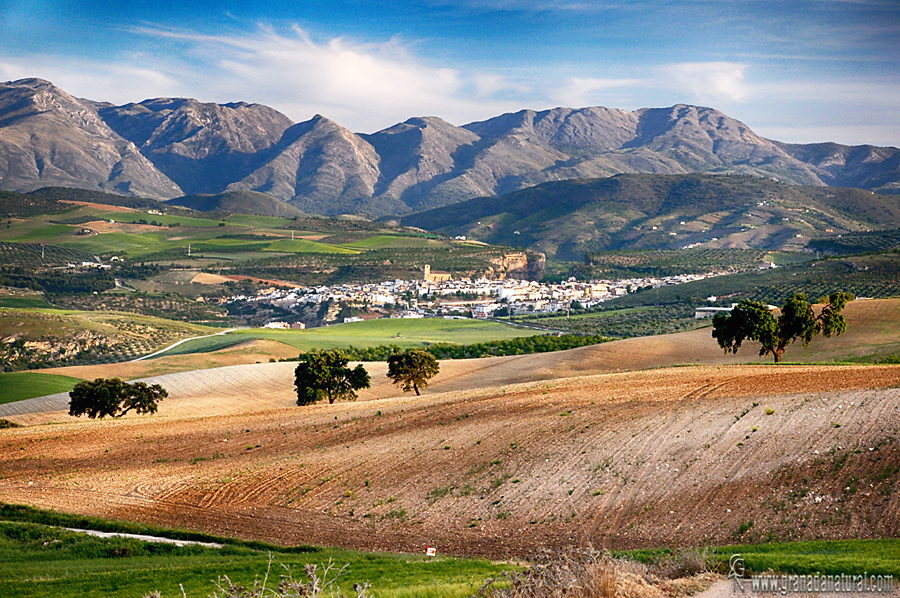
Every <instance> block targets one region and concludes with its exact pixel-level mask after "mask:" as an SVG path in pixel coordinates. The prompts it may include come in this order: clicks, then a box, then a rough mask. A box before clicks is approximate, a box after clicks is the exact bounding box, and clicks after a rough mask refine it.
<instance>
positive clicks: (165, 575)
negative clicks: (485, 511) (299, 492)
mask: <svg viewBox="0 0 900 598" xmlns="http://www.w3.org/2000/svg"><path fill="white" fill-rule="evenodd" d="M398 513H399V512H398ZM395 517H397V518H398V520H399V517H400V516H399V514H398V515H395ZM55 526H59V527H55ZM60 527H70V528H78V529H100V530H101V531H110V532H123V533H132V534H143V535H150V536H160V537H170V538H172V537H174V538H177V539H183V540H194V541H200V542H216V543H219V544H223V545H224V546H223V548H211V547H204V546H185V547H178V546H175V545H172V544H163V543H159V542H143V541H139V540H134V539H129V538H120V537H114V538H96V537H92V536H88V535H84V534H77V533H74V532H68V531H65V530H62V529H60ZM270 558H271V562H272V563H273V566H272V568H271V572H270V581H271V582H272V583H271V587H274V586H275V585H276V584H277V580H278V579H279V578H280V575H281V573H282V569H281V566H282V565H284V566H286V567H290V568H293V569H295V570H296V571H302V570H303V569H304V567H305V566H307V565H310V564H316V565H318V566H320V567H321V566H326V565H327V564H328V563H329V562H334V563H338V564H339V567H340V566H343V564H345V563H346V564H347V568H346V570H345V573H344V575H342V576H341V580H340V584H339V589H340V590H341V591H342V592H344V593H346V594H347V595H355V593H354V592H353V588H352V586H353V584H354V583H364V582H369V584H371V587H372V588H373V589H375V590H377V595H378V596H386V597H392V596H397V597H400V596H404V597H406V596H422V597H423V598H429V597H434V598H455V597H460V598H462V597H464V596H471V595H473V594H475V592H476V591H477V590H478V589H479V588H480V587H481V586H482V585H483V583H484V580H485V579H486V578H488V577H493V576H496V575H498V574H499V573H500V572H501V571H502V569H503V568H504V567H503V566H502V565H499V564H494V563H491V562H489V561H486V560H481V559H458V558H447V557H440V556H439V557H438V558H435V559H427V558H426V557H425V555H424V554H422V555H409V554H387V553H363V552H356V551H350V550H340V549H332V548H316V547H310V546H297V547H283V546H274V545H271V544H264V543H261V542H244V541H241V540H235V539H231V538H220V537H215V536H210V535H207V534H200V533H194V532H186V531H179V530H167V529H159V528H153V527H150V526H142V525H139V524H132V523H127V522H112V521H104V520H100V519H93V518H85V517H78V516H69V515H63V514H57V513H53V512H50V511H39V510H37V509H31V508H29V507H16V506H12V505H3V506H2V507H0V596H30V597H35V598H42V597H48V598H50V597H56V596H63V595H66V596H85V597H98V598H99V597H123V598H124V597H133V596H146V595H148V594H150V593H151V592H154V591H157V592H159V593H160V595H162V596H166V597H170V596H182V589H181V588H182V587H183V588H184V591H185V592H186V594H187V595H188V596H192V597H195V598H196V597H199V596H208V595H209V594H210V593H211V592H212V590H214V589H215V587H214V586H213V585H212V582H213V581H215V580H217V579H221V578H222V577H223V576H226V575H227V576H228V578H229V579H230V580H231V581H232V582H233V583H234V584H236V585H243V586H245V587H248V588H250V587H252V586H253V580H254V578H256V577H257V576H259V577H262V576H263V575H264V574H265V572H266V570H267V569H268V568H269V563H270Z"/></svg>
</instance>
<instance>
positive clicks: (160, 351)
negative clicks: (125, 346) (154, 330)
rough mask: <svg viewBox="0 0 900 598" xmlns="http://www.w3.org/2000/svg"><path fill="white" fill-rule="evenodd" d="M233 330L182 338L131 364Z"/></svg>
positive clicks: (133, 360) (232, 329)
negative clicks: (189, 342)
mask: <svg viewBox="0 0 900 598" xmlns="http://www.w3.org/2000/svg"><path fill="white" fill-rule="evenodd" d="M235 330H237V328H229V329H228V330H223V331H222V332H217V333H215V334H205V335H203V336H192V337H190V338H184V339H181V340H180V341H178V342H177V343H174V344H172V345H169V346H168V347H166V348H165V349H160V350H159V351H156V352H155V353H151V354H150V355H144V356H143V357H138V358H137V359H132V360H131V362H132V363H134V362H135V361H143V360H145V359H150V358H151V357H156V356H157V355H160V354H161V353H165V352H166V351H170V350H171V349H174V348H175V347H177V346H178V345H181V344H183V343H186V342H188V341H194V340H197V339H198V338H209V337H211V336H221V335H223V334H228V333H229V332H234V331H235Z"/></svg>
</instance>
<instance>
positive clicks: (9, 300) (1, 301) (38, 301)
mask: <svg viewBox="0 0 900 598" xmlns="http://www.w3.org/2000/svg"><path fill="white" fill-rule="evenodd" d="M0 307H12V308H18V309H41V308H46V309H52V307H53V306H52V305H50V304H49V303H48V302H47V300H46V299H44V296H43V295H32V294H26V295H23V296H20V297H14V296H0Z"/></svg>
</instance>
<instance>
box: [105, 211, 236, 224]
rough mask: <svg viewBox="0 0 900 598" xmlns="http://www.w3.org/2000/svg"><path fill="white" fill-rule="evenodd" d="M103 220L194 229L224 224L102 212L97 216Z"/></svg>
mask: <svg viewBox="0 0 900 598" xmlns="http://www.w3.org/2000/svg"><path fill="white" fill-rule="evenodd" d="M97 216H98V218H101V219H103V220H112V221H114V222H130V223H140V222H141V221H146V222H154V221H155V222H158V223H160V224H162V225H163V226H169V225H170V224H174V225H178V226H191V227H196V228H212V227H218V226H219V224H224V221H222V220H210V219H208V218H191V217H190V216H170V215H167V214H146V213H144V212H104V213H101V214H98V215H97Z"/></svg>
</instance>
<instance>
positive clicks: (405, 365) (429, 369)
mask: <svg viewBox="0 0 900 598" xmlns="http://www.w3.org/2000/svg"><path fill="white" fill-rule="evenodd" d="M439 371H440V365H438V362H437V359H435V357H434V355H432V354H431V353H429V352H428V351H417V350H412V349H410V350H408V351H405V352H403V353H394V354H393V355H391V356H390V357H388V371H387V376H388V378H390V379H391V380H393V381H394V384H403V392H409V391H410V390H414V391H416V396H419V395H420V394H421V393H419V387H421V388H425V387H426V386H428V379H429V378H434V377H435V376H437V374H438V372H439Z"/></svg>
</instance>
